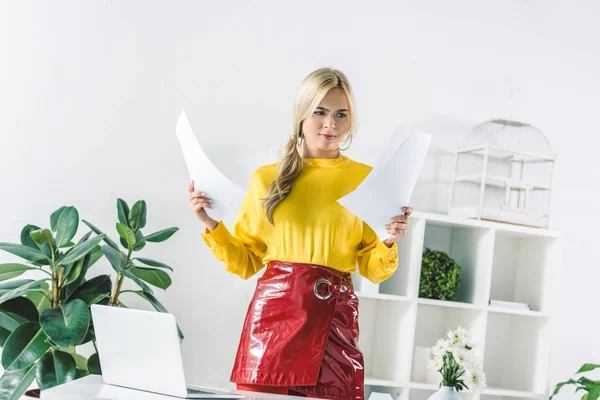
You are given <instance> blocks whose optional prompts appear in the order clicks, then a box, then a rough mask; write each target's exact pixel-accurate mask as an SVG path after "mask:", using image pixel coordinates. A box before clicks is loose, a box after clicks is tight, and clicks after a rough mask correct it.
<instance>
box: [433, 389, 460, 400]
mask: <svg viewBox="0 0 600 400" xmlns="http://www.w3.org/2000/svg"><path fill="white" fill-rule="evenodd" d="M428 400H462V397H460V396H459V395H458V392H457V391H456V389H454V388H453V387H451V386H442V387H441V388H440V389H439V390H438V391H437V392H435V393H434V394H432V395H431V396H429V399H428Z"/></svg>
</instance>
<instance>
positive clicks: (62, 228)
mask: <svg viewBox="0 0 600 400" xmlns="http://www.w3.org/2000/svg"><path fill="white" fill-rule="evenodd" d="M78 227H79V212H78V211H77V209H76V208H75V207H72V206H71V207H67V208H65V209H64V210H63V211H62V213H60V216H59V217H58V222H57V223H56V244H57V245H58V246H59V247H60V246H62V245H64V244H67V243H69V242H70V241H71V239H73V238H74V237H75V234H76V233H77V228H78Z"/></svg>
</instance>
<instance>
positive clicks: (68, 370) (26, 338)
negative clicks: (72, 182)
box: [0, 199, 183, 399]
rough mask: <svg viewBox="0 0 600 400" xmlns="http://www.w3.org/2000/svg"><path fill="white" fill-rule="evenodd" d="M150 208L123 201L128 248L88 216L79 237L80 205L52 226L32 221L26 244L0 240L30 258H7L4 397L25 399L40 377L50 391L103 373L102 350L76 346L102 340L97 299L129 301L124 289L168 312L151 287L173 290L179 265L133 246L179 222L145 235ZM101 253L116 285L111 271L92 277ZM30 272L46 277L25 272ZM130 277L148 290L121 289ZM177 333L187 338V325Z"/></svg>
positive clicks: (2, 301)
mask: <svg viewBox="0 0 600 400" xmlns="http://www.w3.org/2000/svg"><path fill="white" fill-rule="evenodd" d="M146 214H147V208H146V202H145V201H143V200H141V201H138V202H136V203H135V204H134V206H133V207H132V208H131V210H130V208H129V206H128V205H127V203H126V202H125V201H124V200H122V199H118V200H117V218H118V222H117V223H116V232H117V234H118V236H119V241H120V242H121V244H122V245H123V247H124V249H121V248H119V246H118V245H117V244H116V243H115V242H114V241H113V240H111V239H110V238H109V237H108V235H106V234H105V233H103V232H101V231H100V230H99V229H98V228H96V227H95V226H94V225H92V224H91V223H89V222H87V221H85V220H82V222H83V223H84V224H85V225H87V226H88V227H89V228H90V229H91V231H89V232H87V233H86V234H85V235H83V236H82V237H81V238H80V239H79V240H77V242H76V243H75V242H74V240H75V239H74V238H75V236H76V235H77V231H78V228H79V227H80V224H79V222H80V219H79V212H78V211H77V209H76V208H75V207H73V206H64V207H60V208H59V209H57V210H56V211H54V212H53V213H52V214H51V216H50V228H49V229H48V228H47V229H42V228H40V227H38V226H36V225H26V226H25V227H24V228H23V229H22V230H21V233H20V243H0V250H4V251H6V252H8V253H11V254H13V255H15V256H17V257H20V258H22V259H24V261H25V262H24V263H23V264H21V263H14V262H13V263H7V264H0V348H2V358H1V361H2V366H3V367H4V369H5V372H4V374H3V375H2V376H1V377H0V399H19V398H20V397H21V396H22V394H23V393H24V392H25V390H27V388H28V387H29V385H30V384H31V383H32V382H33V380H34V379H36V380H37V383H38V386H39V387H40V388H41V389H42V390H44V389H47V388H50V387H53V386H56V385H60V384H63V383H66V382H69V381H71V380H73V379H78V378H81V377H83V376H86V375H88V374H101V370H100V364H99V357H98V353H94V354H93V355H92V356H91V357H90V358H89V359H86V358H85V357H83V356H82V355H80V354H77V352H76V348H77V346H80V345H82V344H85V343H89V342H95V334H94V327H93V321H92V320H91V314H90V310H89V307H90V306H91V305H92V304H102V305H111V306H112V305H114V306H120V307H125V305H124V304H123V303H122V301H121V300H120V298H119V296H120V295H121V294H122V293H126V292H130V293H135V294H137V295H139V296H140V297H141V298H143V299H145V300H146V301H148V302H149V303H150V304H151V305H152V307H154V308H155V309H156V310H157V311H158V312H168V311H167V310H166V309H165V307H164V306H163V305H162V304H160V302H159V301H158V300H157V299H156V297H155V296H154V294H153V291H152V289H151V288H150V286H154V287H156V288H159V289H162V290H166V289H167V288H168V287H169V286H170V285H171V277H170V276H169V275H168V273H167V271H173V269H172V268H171V267H170V266H168V265H166V264H164V263H162V262H160V261H156V260H151V259H148V258H142V257H139V258H135V257H133V253H134V252H139V251H140V250H141V249H142V248H144V247H145V245H146V243H147V242H150V243H152V242H153V243H157V242H162V241H165V240H167V239H169V238H170V237H171V236H172V235H173V234H174V233H175V232H177V230H178V228H167V229H163V230H160V231H157V232H154V233H152V234H150V235H148V236H145V235H144V234H143V233H142V230H141V229H142V228H144V227H145V226H146V222H147V221H146ZM103 243H104V245H103ZM102 257H106V259H107V261H108V262H109V264H110V265H111V266H112V267H113V269H114V270H115V272H116V277H115V279H114V284H113V281H112V280H111V276H110V275H97V276H95V277H93V278H91V279H86V274H87V273H88V271H89V270H90V268H91V267H92V266H93V265H94V264H95V263H96V262H97V261H98V260H100V259H101V258H102ZM137 262H139V263H141V264H143V265H144V266H141V265H137V264H136V263H137ZM24 273H35V274H38V275H42V276H44V275H47V277H44V278H43V279H39V280H33V279H22V277H21V275H23V274H24ZM125 278H128V279H130V280H131V281H132V282H133V283H134V284H135V285H137V286H139V287H140V289H141V290H139V291H134V290H122V289H121V288H122V284H123V281H124V279H125ZM178 332H179V336H180V338H181V339H183V334H182V333H181V330H180V329H178ZM94 345H95V343H94Z"/></svg>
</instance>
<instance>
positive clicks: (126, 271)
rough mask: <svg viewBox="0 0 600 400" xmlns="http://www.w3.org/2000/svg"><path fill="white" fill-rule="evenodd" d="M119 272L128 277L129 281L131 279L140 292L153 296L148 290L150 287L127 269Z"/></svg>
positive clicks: (150, 290)
mask: <svg viewBox="0 0 600 400" xmlns="http://www.w3.org/2000/svg"><path fill="white" fill-rule="evenodd" d="M119 272H121V273H122V274H123V275H125V276H126V277H128V278H129V279H131V280H132V281H134V282H135V283H136V284H137V285H138V286H139V287H140V288H142V290H143V291H144V292H148V293H151V294H153V293H154V292H153V291H152V289H150V286H148V285H146V284H145V283H144V281H143V280H141V279H140V278H138V277H137V276H136V275H135V274H133V273H132V272H131V270H129V269H121V270H120V271H119Z"/></svg>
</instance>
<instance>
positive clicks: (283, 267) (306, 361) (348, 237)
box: [189, 68, 412, 400]
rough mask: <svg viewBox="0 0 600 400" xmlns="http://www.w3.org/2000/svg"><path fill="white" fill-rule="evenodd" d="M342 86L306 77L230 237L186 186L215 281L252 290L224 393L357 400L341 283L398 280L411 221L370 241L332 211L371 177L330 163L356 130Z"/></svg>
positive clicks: (356, 361) (352, 313)
mask: <svg viewBox="0 0 600 400" xmlns="http://www.w3.org/2000/svg"><path fill="white" fill-rule="evenodd" d="M355 121H356V112H355V107H354V97H353V93H352V89H351V86H350V83H349V82H348V79H347V78H346V76H345V75H344V74H343V73H342V72H340V71H337V70H334V69H331V68H321V69H318V70H316V71H314V72H312V73H311V74H310V75H309V76H308V77H306V79H305V80H304V82H303V83H302V85H301V87H300V89H299V91H298V94H297V97H296V101H295V104H294V121H293V135H292V136H291V137H290V139H289V141H288V143H287V146H286V148H285V153H284V155H283V157H282V159H281V161H280V162H279V163H277V164H272V165H267V166H264V167H261V168H259V169H258V170H256V171H255V172H254V173H253V175H252V179H251V183H250V188H249V190H248V193H247V195H246V198H245V200H244V202H243V204H242V206H241V209H240V211H239V214H238V216H237V219H236V221H235V224H234V226H233V232H232V233H230V232H229V231H228V230H227V228H226V227H225V226H224V225H223V223H222V222H220V221H215V220H213V219H212V218H210V217H209V216H208V215H207V214H206V212H205V208H207V207H208V208H210V204H211V201H210V193H208V194H207V193H201V192H197V191H194V183H193V182H192V183H191V184H190V186H189V200H190V206H191V207H192V209H193V211H194V213H195V214H196V216H197V217H198V218H199V219H200V220H201V221H202V222H204V223H205V224H206V231H205V233H204V234H203V235H202V236H203V238H204V241H205V242H206V243H207V245H208V246H209V248H210V249H211V251H212V252H213V254H214V255H215V256H216V257H217V258H218V259H219V260H221V261H222V262H223V263H224V264H225V269H226V270H227V271H229V272H231V273H233V274H236V275H238V276H240V277H241V278H242V279H248V278H250V277H251V276H253V275H254V274H256V273H257V272H259V271H260V270H261V269H262V268H263V267H264V265H265V264H266V265H267V269H266V271H265V273H264V274H263V276H262V277H261V278H260V279H259V280H258V283H257V287H256V291H255V293H254V297H253V299H252V301H251V303H250V306H249V309H248V313H247V315H246V319H245V322H244V328H243V331H242V335H241V339H240V344H239V347H238V351H237V355H236V359H235V364H234V367H233V371H232V374H231V381H232V382H235V383H237V387H238V389H240V390H251V391H261V392H270V393H281V394H296V395H304V396H308V397H321V398H329V399H343V400H348V399H356V400H359V399H360V400H362V399H364V363H363V357H362V353H361V352H360V350H359V349H358V347H357V342H358V299H357V297H356V295H355V294H354V290H353V287H352V281H351V276H350V275H351V274H352V273H353V272H354V270H355V267H356V264H358V268H359V272H360V274H361V275H362V276H364V277H366V278H367V279H369V280H370V281H372V282H374V283H379V282H381V281H383V280H385V279H387V278H389V277H390V276H391V275H392V274H393V273H394V271H395V270H396V268H397V265H398V255H397V245H396V244H395V242H396V240H398V239H399V238H401V237H402V236H404V234H405V233H406V231H407V229H408V218H409V216H410V213H411V212H412V209H411V208H410V207H405V208H404V209H403V211H404V214H403V215H398V216H395V217H393V218H391V220H390V224H389V225H388V226H387V232H388V233H389V234H390V237H389V238H387V239H386V240H384V241H380V240H379V239H378V238H377V235H376V234H375V232H374V231H373V229H371V228H370V227H369V226H368V225H366V224H365V223H364V222H363V221H361V220H360V219H359V218H357V217H356V216H355V215H353V214H352V213H350V212H349V211H348V210H346V209H345V208H344V207H342V206H341V205H340V204H339V203H337V201H336V200H337V199H339V198H341V197H343V196H344V195H346V194H348V193H350V192H352V191H353V190H354V189H356V188H357V187H358V185H359V184H360V183H361V182H362V180H363V179H364V178H365V177H366V176H367V175H368V174H369V172H370V171H371V167H369V166H367V165H364V164H361V163H358V162H355V161H353V160H351V159H349V158H348V157H346V156H343V155H342V154H341V150H346V149H347V148H348V146H349V145H350V144H351V142H352V137H353V135H354V133H355V128H356V122H355Z"/></svg>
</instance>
